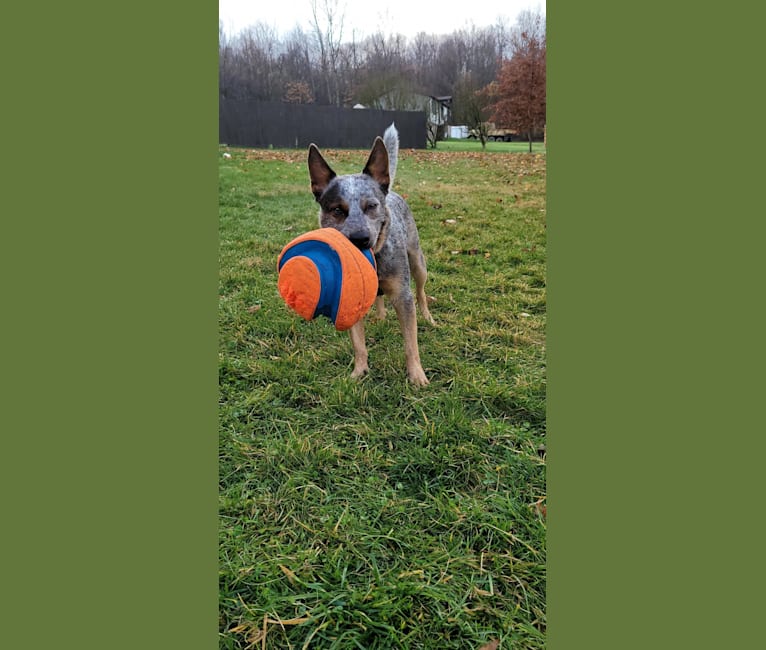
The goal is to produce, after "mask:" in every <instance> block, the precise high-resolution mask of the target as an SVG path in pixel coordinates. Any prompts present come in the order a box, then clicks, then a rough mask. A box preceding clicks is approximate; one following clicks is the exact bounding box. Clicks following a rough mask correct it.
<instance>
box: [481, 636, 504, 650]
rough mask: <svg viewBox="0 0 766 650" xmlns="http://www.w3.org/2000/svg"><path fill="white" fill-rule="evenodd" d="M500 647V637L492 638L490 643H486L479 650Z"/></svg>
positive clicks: (491, 649) (494, 649)
mask: <svg viewBox="0 0 766 650" xmlns="http://www.w3.org/2000/svg"><path fill="white" fill-rule="evenodd" d="M499 647H500V641H499V640H498V639H492V641H490V642H489V643H485V644H484V645H483V646H481V648H479V650H497V649H498V648H499Z"/></svg>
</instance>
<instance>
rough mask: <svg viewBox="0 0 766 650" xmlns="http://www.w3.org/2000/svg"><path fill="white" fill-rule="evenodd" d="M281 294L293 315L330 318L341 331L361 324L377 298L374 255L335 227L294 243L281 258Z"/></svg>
mask: <svg viewBox="0 0 766 650" xmlns="http://www.w3.org/2000/svg"><path fill="white" fill-rule="evenodd" d="M277 271H278V273H279V279H278V282H277V288H278V289H279V293H280V295H281V296H282V298H283V299H284V301H285V302H286V303H287V306H288V307H290V309H292V310H293V311H294V312H295V313H297V314H298V315H299V316H301V317H303V318H305V319H306V320H312V319H314V318H316V317H317V316H320V315H322V316H326V317H327V318H329V319H330V320H331V321H332V323H333V324H334V325H335V329H337V330H339V331H343V330H347V329H348V328H349V327H351V326H352V325H354V324H355V323H357V322H358V321H359V320H361V319H362V318H363V317H364V315H365V314H366V313H367V312H368V311H369V310H370V307H372V303H373V302H375V297H376V296H377V295H378V273H377V266H376V263H375V256H374V255H373V253H372V250H370V249H367V250H360V249H359V248H357V247H356V246H354V244H352V243H351V242H350V241H349V240H348V239H347V238H346V237H345V236H343V235H342V234H341V233H340V232H339V231H337V230H335V229H334V228H319V229H317V230H312V231H310V232H307V233H304V234H303V235H300V236H299V237H296V238H295V239H293V240H292V241H291V242H290V243H289V244H287V246H285V247H284V248H283V249H282V252H281V253H280V254H279V258H278V259H277Z"/></svg>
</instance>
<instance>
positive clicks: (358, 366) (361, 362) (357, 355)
mask: <svg viewBox="0 0 766 650" xmlns="http://www.w3.org/2000/svg"><path fill="white" fill-rule="evenodd" d="M348 333H349V334H350V335H351V344H352V345H353V346H354V371H353V372H352V373H351V377H352V378H353V379H361V378H362V377H364V375H366V374H367V372H369V370H370V368H369V366H368V365H367V346H366V345H365V342H364V319H362V320H360V321H359V322H358V323H356V324H355V325H353V326H352V327H351V329H350V330H349V331H348Z"/></svg>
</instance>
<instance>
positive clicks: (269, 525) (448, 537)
mask: <svg viewBox="0 0 766 650" xmlns="http://www.w3.org/2000/svg"><path fill="white" fill-rule="evenodd" d="M510 144H517V143H510ZM522 144H523V143H522ZM441 145H442V143H440V148H437V150H436V151H413V150H403V151H402V152H401V154H400V163H399V171H398V173H397V177H396V187H395V189H396V190H397V191H398V192H399V193H401V194H403V195H404V196H405V197H406V198H407V200H408V201H409V203H410V205H411V207H412V209H413V212H414V214H415V217H416V220H417V222H418V226H419V229H420V234H421V240H422V244H423V249H424V251H425V254H426V258H427V260H428V265H429V282H428V285H427V287H426V292H427V294H428V295H429V296H431V297H433V302H432V304H431V312H432V314H433V315H434V318H435V319H436V320H437V322H438V326H437V327H433V326H430V325H428V324H426V323H425V322H423V321H422V320H420V321H419V340H420V351H421V359H422V362H423V367H424V369H425V371H426V374H427V375H428V377H429V379H430V380H431V383H430V385H428V386H426V387H423V388H419V389H418V388H414V387H412V386H410V385H409V384H408V383H407V380H406V373H405V369H404V352H403V348H402V339H401V336H400V334H399V328H398V324H397V320H396V318H395V315H394V313H393V310H389V314H388V317H387V319H386V320H384V321H382V322H373V323H369V324H368V325H367V338H368V348H369V351H370V374H369V375H368V376H367V377H365V378H364V379H363V380H362V381H360V382H355V381H353V380H351V379H350V378H349V374H350V372H351V369H352V355H351V343H350V340H349V337H348V335H347V334H345V333H338V332H336V331H335V329H334V328H333V327H332V325H331V324H330V323H329V321H327V320H326V319H324V318H321V319H318V320H315V321H311V322H306V321H303V320H301V319H300V318H298V317H297V316H294V315H293V314H291V313H290V312H289V311H288V309H287V308H286V307H285V305H284V303H283V302H282V300H281V298H280V296H279V294H278V292H277V289H276V282H277V275H276V259H277V255H278V254H279V252H280V250H281V249H282V247H283V246H284V245H285V244H286V243H287V242H288V241H290V240H291V239H292V238H294V237H295V236H297V235H298V234H300V233H302V232H304V231H306V230H310V229H313V228H316V227H317V220H316V207H315V205H316V204H315V203H314V200H313V196H312V195H311V193H310V191H309V183H308V175H307V171H306V163H305V155H306V154H305V152H303V151H281V150H273V151H264V150H250V149H235V148H231V149H228V148H222V149H221V153H223V152H224V151H226V152H227V153H229V154H230V155H231V158H225V157H223V156H222V158H221V162H220V167H219V169H220V187H219V192H220V303H219V304H220V307H219V313H220V329H219V338H220V351H219V355H220V375H219V383H220V460H219V476H220V542H219V545H220V647H221V648H232V649H233V648H239V649H244V648H254V649H263V648H268V649H271V650H278V649H279V650H282V649H296V650H303V649H306V650H308V649H326V650H331V649H337V650H345V649H352V648H354V649H358V648H361V649H364V650H375V649H377V650H384V649H401V650H409V649H414V648H424V649H433V650H437V649H438V650H448V649H465V650H480V649H485V648H498V647H499V648H503V649H506V650H510V649H511V648H514V649H519V648H543V647H545V630H546V622H545V621H546V618H545V593H546V590H545V584H546V573H545V560H546V541H545V540H546V520H545V517H546V491H545V313H546V288H545V287H546V280H545V278H546V272H545V269H546V267H545V248H546V233H545V156H544V155H540V154H531V155H530V154H523V153H502V152H495V153H486V154H484V153H481V152H480V147H479V150H478V151H468V152H462V153H461V152H453V151H445V150H443V149H442V148H441ZM492 145H495V146H498V145H499V146H504V143H492ZM488 150H491V149H490V147H488ZM323 153H324V154H325V156H326V158H327V159H328V161H329V162H330V164H331V165H332V166H333V167H334V169H335V171H336V172H338V173H348V172H357V171H359V170H360V169H361V168H362V166H363V165H364V162H365V160H366V152H361V151H333V150H327V151H324V152H323Z"/></svg>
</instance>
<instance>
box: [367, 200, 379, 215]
mask: <svg viewBox="0 0 766 650" xmlns="http://www.w3.org/2000/svg"><path fill="white" fill-rule="evenodd" d="M377 208H378V204H377V203H375V201H371V202H370V203H368V204H367V205H366V206H365V208H364V211H365V212H371V211H372V210H377Z"/></svg>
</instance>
